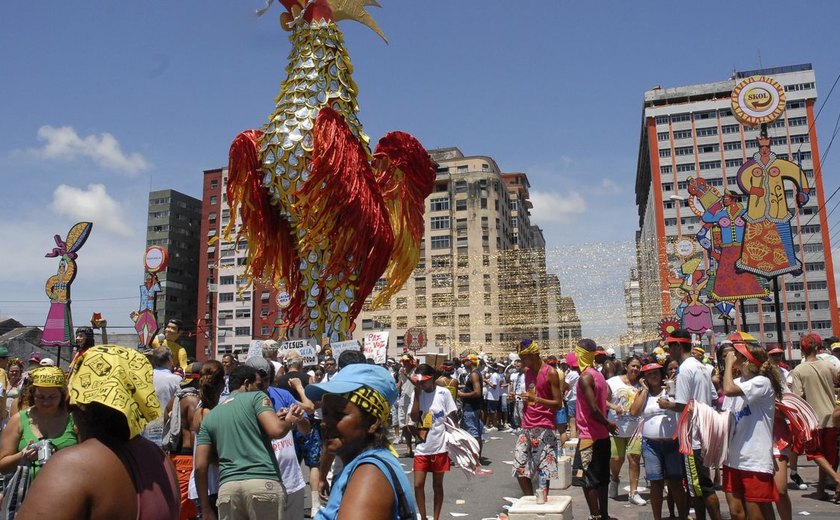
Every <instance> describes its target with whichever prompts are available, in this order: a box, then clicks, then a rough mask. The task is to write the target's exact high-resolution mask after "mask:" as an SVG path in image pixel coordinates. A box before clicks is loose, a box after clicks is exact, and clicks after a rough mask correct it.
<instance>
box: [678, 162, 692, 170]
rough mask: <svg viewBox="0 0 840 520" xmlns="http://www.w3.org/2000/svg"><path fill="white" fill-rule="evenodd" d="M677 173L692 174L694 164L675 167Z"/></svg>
mask: <svg viewBox="0 0 840 520" xmlns="http://www.w3.org/2000/svg"><path fill="white" fill-rule="evenodd" d="M677 171H678V172H693V171H694V163H688V164H678V165H677Z"/></svg>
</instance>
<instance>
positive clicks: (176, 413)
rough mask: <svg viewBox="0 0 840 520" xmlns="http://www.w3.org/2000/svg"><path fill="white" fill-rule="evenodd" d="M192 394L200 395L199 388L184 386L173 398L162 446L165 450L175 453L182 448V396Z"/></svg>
mask: <svg viewBox="0 0 840 520" xmlns="http://www.w3.org/2000/svg"><path fill="white" fill-rule="evenodd" d="M190 395H195V396H198V390H196V389H195V388H184V389H183V390H178V391H177V392H176V393H175V398H174V399H173V400H172V409H171V410H169V416H168V417H167V418H166V421H167V422H166V424H167V426H165V427H164V432H163V443H162V446H161V447H162V448H163V451H168V452H170V453H175V452H177V451H178V450H180V449H181V398H182V397H186V396H190Z"/></svg>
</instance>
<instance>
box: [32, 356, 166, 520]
mask: <svg viewBox="0 0 840 520" xmlns="http://www.w3.org/2000/svg"><path fill="white" fill-rule="evenodd" d="M72 368H73V378H72V379H71V381H70V387H69V392H70V409H71V411H72V413H73V417H74V419H75V422H76V426H77V427H78V429H79V438H80V439H81V441H82V443H81V444H79V445H77V446H72V447H70V448H67V449H64V450H62V451H60V452H58V453H56V454H55V455H54V456H53V457H52V459H51V460H50V462H49V464H47V465H45V466H44V469H43V470H42V471H41V473H40V475H39V476H38V479H36V480H35V481H34V482H33V484H32V487H31V488H30V489H29V493H28V494H27V497H26V501H24V503H23V507H22V508H21V510H20V513H19V514H18V516H17V517H16V518H18V519H19V520H27V519H40V518H53V519H65V518H66V519H71V518H73V519H76V518H86V519H100V518H101V519H106V518H107V519H111V520H122V519H126V520H128V519H134V518H159V519H171V520H176V519H177V518H178V516H179V505H180V492H179V489H178V483H177V480H176V477H175V468H174V467H173V466H172V463H171V461H170V460H169V458H168V457H167V456H166V455H165V454H164V453H163V452H162V451H161V450H160V448H158V447H157V446H155V445H154V444H153V443H151V442H150V441H148V440H146V439H144V438H143V437H142V436H141V435H139V433H140V431H141V430H142V429H143V427H144V426H145V425H146V423H147V422H148V421H149V420H152V419H155V418H156V417H158V416H159V415H160V413H161V410H160V405H159V404H158V400H157V397H155V389H154V385H153V383H152V367H151V365H150V364H149V361H148V360H147V359H146V357H145V356H143V355H142V354H140V353H139V352H137V351H136V350H133V349H129V348H125V347H118V346H113V345H99V346H95V347H91V348H90V349H88V350H87V351H86V352H85V353H84V354H82V355H81V356H79V357H78V359H76V361H75V362H74V366H73V367H72ZM42 370H57V369H55V368H51V367H50V368H42V369H39V372H40V371H42ZM33 372H35V371H33ZM51 377H52V376H51ZM55 378H58V374H57V373H56V374H55ZM67 475H73V478H72V479H68V478H67Z"/></svg>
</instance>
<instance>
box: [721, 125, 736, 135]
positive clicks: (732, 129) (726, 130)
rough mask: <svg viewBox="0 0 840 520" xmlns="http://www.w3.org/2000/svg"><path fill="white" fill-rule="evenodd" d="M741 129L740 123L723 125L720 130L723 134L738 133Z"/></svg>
mask: <svg viewBox="0 0 840 520" xmlns="http://www.w3.org/2000/svg"><path fill="white" fill-rule="evenodd" d="M740 130H741V127H740V126H739V125H723V126H722V127H720V131H721V133H723V134H737V133H738V132H739V131H740Z"/></svg>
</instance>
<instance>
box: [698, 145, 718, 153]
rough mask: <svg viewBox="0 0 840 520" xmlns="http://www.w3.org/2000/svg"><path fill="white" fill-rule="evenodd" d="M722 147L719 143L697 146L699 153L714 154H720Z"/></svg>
mask: <svg viewBox="0 0 840 520" xmlns="http://www.w3.org/2000/svg"><path fill="white" fill-rule="evenodd" d="M719 151H720V145H719V144H717V143H714V144H701V145H698V146H697V153H712V152H719Z"/></svg>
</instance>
